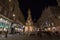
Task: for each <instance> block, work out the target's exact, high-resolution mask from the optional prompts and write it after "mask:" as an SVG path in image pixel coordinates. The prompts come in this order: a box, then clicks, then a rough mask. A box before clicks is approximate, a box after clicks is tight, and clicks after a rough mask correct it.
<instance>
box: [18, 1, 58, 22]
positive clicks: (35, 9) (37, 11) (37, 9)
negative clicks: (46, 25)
mask: <svg viewBox="0 0 60 40" xmlns="http://www.w3.org/2000/svg"><path fill="white" fill-rule="evenodd" d="M18 1H19V7H20V10H21V11H22V13H23V15H24V17H25V20H26V19H27V17H28V13H27V11H28V8H30V10H31V15H32V20H33V21H34V22H36V21H37V20H38V19H39V18H40V17H41V14H42V11H43V10H44V8H48V6H58V3H57V1H56V0H18Z"/></svg>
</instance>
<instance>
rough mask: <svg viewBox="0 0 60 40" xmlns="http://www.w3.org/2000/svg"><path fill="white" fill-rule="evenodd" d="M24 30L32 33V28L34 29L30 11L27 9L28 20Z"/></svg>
mask: <svg viewBox="0 0 60 40" xmlns="http://www.w3.org/2000/svg"><path fill="white" fill-rule="evenodd" d="M26 28H27V30H25V31H29V32H32V31H33V28H34V26H33V21H32V18H31V11H30V9H28V18H27V21H26Z"/></svg>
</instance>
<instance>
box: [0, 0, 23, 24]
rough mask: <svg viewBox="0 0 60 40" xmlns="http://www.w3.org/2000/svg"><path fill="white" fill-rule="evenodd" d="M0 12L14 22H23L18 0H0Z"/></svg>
mask: <svg viewBox="0 0 60 40" xmlns="http://www.w3.org/2000/svg"><path fill="white" fill-rule="evenodd" d="M0 14H2V15H3V16H5V17H7V18H9V19H11V20H14V21H16V22H20V23H24V17H23V14H22V12H21V11H20V8H19V3H18V0H0Z"/></svg>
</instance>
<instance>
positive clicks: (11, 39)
mask: <svg viewBox="0 0 60 40" xmlns="http://www.w3.org/2000/svg"><path fill="white" fill-rule="evenodd" d="M0 40H60V37H57V36H48V35H43V36H42V37H40V36H34V35H33V36H28V35H19V34H13V35H12V34H10V35H9V34H8V37H7V38H5V37H4V36H1V35H0Z"/></svg>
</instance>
